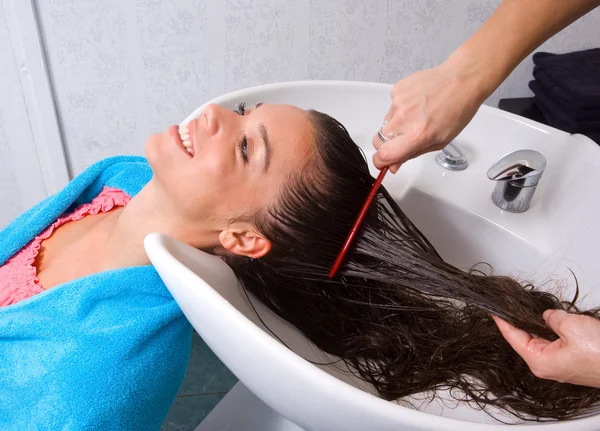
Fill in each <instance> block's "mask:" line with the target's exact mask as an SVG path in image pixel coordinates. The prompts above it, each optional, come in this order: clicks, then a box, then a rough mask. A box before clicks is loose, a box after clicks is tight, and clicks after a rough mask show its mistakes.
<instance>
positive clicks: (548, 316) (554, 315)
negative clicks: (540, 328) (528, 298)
mask: <svg viewBox="0 0 600 431" xmlns="http://www.w3.org/2000/svg"><path fill="white" fill-rule="evenodd" d="M543 317H544V321H545V322H546V324H547V325H548V326H549V327H550V329H552V330H553V331H554V332H556V334H557V335H558V336H559V337H561V338H565V337H564V333H563V332H562V331H561V328H562V323H563V322H564V321H565V320H566V319H568V318H569V313H567V312H566V311H564V310H555V309H551V310H546V311H544V314H543Z"/></svg>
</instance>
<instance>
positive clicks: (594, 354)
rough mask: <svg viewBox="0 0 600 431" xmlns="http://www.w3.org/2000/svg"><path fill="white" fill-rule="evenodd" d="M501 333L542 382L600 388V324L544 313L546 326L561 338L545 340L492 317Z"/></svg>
mask: <svg viewBox="0 0 600 431" xmlns="http://www.w3.org/2000/svg"><path fill="white" fill-rule="evenodd" d="M492 318H493V319H494V321H495V322H496V325H498V328H499V329H500V332H501V333H502V335H503V336H504V338H506V341H508V342H509V344H510V345H511V346H512V347H513V349H515V351H516V352H517V353H518V354H519V355H520V356H521V357H522V358H523V359H524V360H525V362H527V365H529V368H530V369H531V372H532V373H533V374H534V375H536V376H537V377H540V378H542V379H550V380H557V381H559V382H566V383H573V384H576V385H583V386H592V387H597V388H598V387H600V321H599V320H597V319H594V318H593V317H589V316H581V315H577V314H570V313H567V312H566V311H562V310H546V311H545V312H544V320H545V321H546V324H547V325H548V326H549V327H550V328H551V329H552V330H553V331H554V332H555V333H556V334H557V335H558V336H559V337H560V338H559V339H557V340H556V341H552V342H551V341H548V340H544V339H542V338H538V337H535V336H532V335H530V334H528V333H527V332H525V331H522V330H520V329H517V328H515V327H514V326H513V325H511V324H510V323H508V322H506V321H505V320H502V319H500V318H499V317H496V316H492Z"/></svg>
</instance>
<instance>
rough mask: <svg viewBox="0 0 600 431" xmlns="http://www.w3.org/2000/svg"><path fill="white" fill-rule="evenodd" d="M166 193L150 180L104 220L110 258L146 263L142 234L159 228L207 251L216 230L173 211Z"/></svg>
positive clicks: (106, 245)
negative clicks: (119, 208)
mask: <svg viewBox="0 0 600 431" xmlns="http://www.w3.org/2000/svg"><path fill="white" fill-rule="evenodd" d="M168 200H169V198H168V196H167V195H165V194H164V193H162V190H161V188H160V187H159V186H157V184H155V183H154V181H150V182H149V183H148V184H147V185H146V186H145V187H144V188H143V189H142V190H141V191H140V192H139V193H138V194H137V195H136V196H135V197H133V198H132V199H131V201H129V203H128V204H127V206H126V207H124V208H123V209H122V210H120V211H115V212H114V214H113V215H112V217H110V219H107V220H106V223H107V225H106V227H107V232H108V235H107V237H106V243H105V246H104V249H105V251H106V253H107V256H109V258H110V259H117V260H119V262H121V264H123V265H127V266H135V265H148V264H150V260H149V259H148V256H147V255H146V252H145V250H144V238H145V237H146V235H148V234H150V233H152V232H161V233H164V234H166V235H169V236H171V237H173V238H175V239H178V240H180V241H182V242H185V243H186V244H189V245H191V246H193V247H196V248H199V249H203V250H206V251H211V250H212V249H214V247H215V245H217V244H218V243H219V242H218V241H219V240H218V235H219V232H218V231H216V230H214V229H211V228H210V227H209V226H207V225H206V226H202V225H199V223H198V221H197V220H195V221H193V222H192V221H191V220H186V219H185V218H182V217H181V216H180V215H178V214H175V213H173V212H172V211H171V210H170V208H171V206H170V205H168Z"/></svg>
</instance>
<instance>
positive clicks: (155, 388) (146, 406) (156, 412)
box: [0, 157, 192, 431]
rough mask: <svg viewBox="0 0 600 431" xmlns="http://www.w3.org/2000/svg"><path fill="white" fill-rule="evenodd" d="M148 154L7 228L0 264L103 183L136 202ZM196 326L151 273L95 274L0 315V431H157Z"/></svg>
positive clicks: (93, 170) (101, 171)
mask: <svg viewBox="0 0 600 431" xmlns="http://www.w3.org/2000/svg"><path fill="white" fill-rule="evenodd" d="M151 177H152V170H151V169H150V167H149V166H148V163H146V161H145V160H144V159H143V158H141V157H114V158H110V159H106V160H103V161H102V162H99V163H97V164H95V165H93V166H92V167H90V168H89V169H87V170H86V171H85V172H83V173H82V174H81V175H79V176H78V177H77V178H75V179H74V180H73V181H71V182H70V183H69V184H68V185H67V187H65V188H64V189H63V190H62V191H61V192H59V193H57V194H56V195H54V196H51V197H49V198H48V199H46V200H44V201H43V202H41V203H40V204H38V205H36V206H35V207H34V208H32V209H31V210H29V211H27V212H26V213H24V214H23V215H22V216H20V217H19V218H17V219H16V220H15V221H14V222H12V223H11V224H10V225H8V227H6V229H4V230H3V231H0V265H2V264H3V263H4V262H5V261H6V260H7V259H8V258H10V257H11V255H13V254H14V253H15V252H16V251H18V250H20V249H21V248H22V247H23V246H24V245H25V244H27V243H28V242H29V241H30V240H31V239H32V238H33V237H34V236H35V235H37V234H38V233H39V232H41V231H42V230H43V229H45V228H46V227H47V226H48V225H49V224H50V223H52V222H53V221H54V220H55V219H56V218H57V217H58V216H60V215H61V214H62V213H63V212H65V211H67V210H68V209H69V208H72V207H73V206H75V205H78V204H79V203H83V202H90V201H91V200H92V198H93V197H94V196H96V195H97V194H98V193H99V192H100V190H102V187H103V186H105V185H106V186H109V187H114V188H118V189H121V190H123V191H124V192H125V193H127V194H129V195H130V196H133V195H135V194H137V193H138V192H139V190H140V189H141V188H142V187H143V186H144V185H145V184H146V183H147V182H148V180H149V179H150V178H151ZM191 335H192V327H191V325H190V324H189V323H188V321H187V320H186V319H185V316H184V315H183V313H182V312H181V310H180V308H179V306H178V305H177V303H176V302H175V300H174V299H173V297H172V296H171V294H170V293H169V291H168V290H167V288H166V286H165V285H164V284H163V282H162V281H161V279H160V277H159V276H158V274H157V272H156V270H155V269H154V268H153V267H152V266H151V265H147V266H138V267H130V268H121V269H116V270H110V271H104V272H101V273H98V274H92V275H89V276H87V277H82V278H78V279H75V280H73V281H71V282H68V283H63V284H61V285H59V286H55V287H53V288H51V289H48V290H46V291H44V292H42V293H39V294H37V295H35V296H33V297H31V298H28V299H26V300H24V301H20V302H18V303H16V304H13V305H9V306H7V307H1V308H0V430H2V431H13V430H14V431H23V430H36V431H56V430H72V431H83V430H85V431H152V430H155V431H156V430H158V429H159V428H160V427H161V424H162V422H163V420H164V418H165V416H166V414H167V412H168V410H169V407H170V405H171V403H172V402H173V400H174V398H175V395H176V394H177V390H178V389H179V386H180V384H181V381H182V380H183V376H184V374H185V369H186V365H187V361H188V358H189V353H190V349H191Z"/></svg>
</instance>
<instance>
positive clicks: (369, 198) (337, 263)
mask: <svg viewBox="0 0 600 431" xmlns="http://www.w3.org/2000/svg"><path fill="white" fill-rule="evenodd" d="M387 171H388V168H383V169H382V170H381V172H379V175H378V176H377V179H376V180H375V184H373V187H371V191H370V192H369V196H367V200H366V201H365V203H364V204H363V206H362V208H361V209H360V212H359V213H358V217H357V218H356V221H355V222H354V225H353V226H352V229H351V230H350V234H349V235H348V238H346V242H345V243H344V246H343V247H342V249H341V250H340V253H339V254H338V256H337V258H336V259H335V262H334V263H333V266H332V267H331V270H330V271H329V278H333V277H334V276H335V274H336V273H337V271H338V269H340V266H341V264H342V262H343V261H344V257H345V256H346V253H348V249H350V245H352V241H353V240H354V237H355V236H356V233H357V232H358V229H359V228H360V225H361V223H362V221H363V219H364V218H365V215H367V211H368V210H369V207H370V206H371V202H372V201H373V198H375V195H376V194H377V190H378V189H379V186H380V185H381V183H382V181H383V177H385V174H386V173H387Z"/></svg>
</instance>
